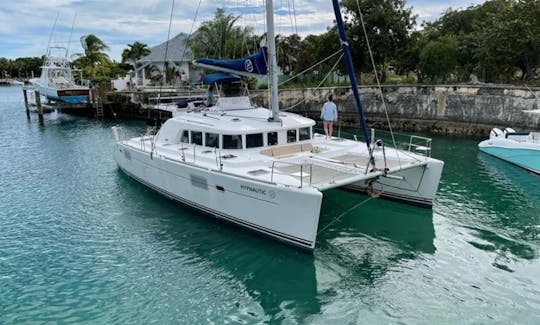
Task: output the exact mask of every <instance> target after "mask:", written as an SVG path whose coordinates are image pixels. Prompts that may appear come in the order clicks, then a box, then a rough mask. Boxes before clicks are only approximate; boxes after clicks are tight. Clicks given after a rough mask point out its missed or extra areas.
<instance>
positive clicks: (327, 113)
mask: <svg viewBox="0 0 540 325" xmlns="http://www.w3.org/2000/svg"><path fill="white" fill-rule="evenodd" d="M333 100H334V96H332V95H330V96H328V101H327V102H326V103H324V105H323V107H322V111H321V119H322V120H323V125H324V134H325V139H331V138H332V132H333V128H334V122H337V107H336V104H334V101H333Z"/></svg>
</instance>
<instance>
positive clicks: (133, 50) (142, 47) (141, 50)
mask: <svg viewBox="0 0 540 325" xmlns="http://www.w3.org/2000/svg"><path fill="white" fill-rule="evenodd" d="M127 46H128V48H126V49H124V51H122V63H128V64H131V65H133V66H135V63H136V62H137V60H139V59H140V58H142V57H145V56H147V55H148V54H150V52H151V51H150V49H149V48H148V45H146V44H144V43H141V42H135V43H133V44H128V45H127Z"/></svg>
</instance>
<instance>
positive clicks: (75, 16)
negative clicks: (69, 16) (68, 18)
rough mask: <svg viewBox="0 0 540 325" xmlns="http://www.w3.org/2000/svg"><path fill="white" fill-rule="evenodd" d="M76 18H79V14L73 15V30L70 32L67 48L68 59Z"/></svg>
mask: <svg viewBox="0 0 540 325" xmlns="http://www.w3.org/2000/svg"><path fill="white" fill-rule="evenodd" d="M75 18H77V14H75V15H74V16H73V23H71V32H70V33H69V40H68V44H67V48H66V59H67V56H68V52H69V45H70V44H71V35H73V27H74V26H75Z"/></svg>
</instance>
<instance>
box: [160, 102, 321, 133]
mask: <svg viewBox="0 0 540 325" xmlns="http://www.w3.org/2000/svg"><path fill="white" fill-rule="evenodd" d="M279 115H280V118H281V120H282V122H281V123H276V122H268V118H269V117H270V111H269V110H268V109H265V108H257V109H247V110H236V111H227V112H211V111H203V112H185V113H181V114H179V115H178V116H176V117H174V118H172V119H170V120H168V121H167V123H165V124H164V125H163V127H162V129H164V128H165V129H169V128H173V129H178V130H179V129H189V130H193V131H202V132H212V133H219V134H239V133H260V132H268V131H277V130H282V129H289V128H302V127H308V126H313V125H315V121H313V120H311V119H308V118H305V117H303V116H300V115H297V114H292V113H286V112H281V113H280V114H279ZM164 131H165V130H164Z"/></svg>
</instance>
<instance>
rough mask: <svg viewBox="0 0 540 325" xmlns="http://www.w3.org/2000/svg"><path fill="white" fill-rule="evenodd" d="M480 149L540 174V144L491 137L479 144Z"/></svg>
mask: <svg viewBox="0 0 540 325" xmlns="http://www.w3.org/2000/svg"><path fill="white" fill-rule="evenodd" d="M478 149H480V151H482V152H485V153H487V154H490V155H492V156H494V157H497V158H499V159H502V160H504V161H507V162H509V163H512V164H514V165H517V166H519V167H521V168H524V169H526V170H528V171H531V172H533V173H536V174H540V145H539V144H537V143H519V142H516V141H513V140H508V139H489V140H484V141H482V142H480V143H479V144H478Z"/></svg>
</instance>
